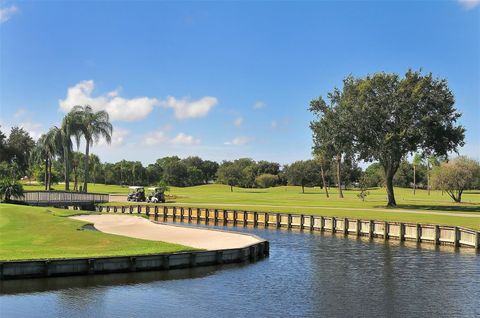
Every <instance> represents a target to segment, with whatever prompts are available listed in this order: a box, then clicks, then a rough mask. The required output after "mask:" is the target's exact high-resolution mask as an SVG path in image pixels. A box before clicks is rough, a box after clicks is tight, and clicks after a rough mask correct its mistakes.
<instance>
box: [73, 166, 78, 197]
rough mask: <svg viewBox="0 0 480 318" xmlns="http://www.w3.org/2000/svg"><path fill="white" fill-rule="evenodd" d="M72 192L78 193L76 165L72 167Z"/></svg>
mask: <svg viewBox="0 0 480 318" xmlns="http://www.w3.org/2000/svg"><path fill="white" fill-rule="evenodd" d="M72 170H73V191H78V173H77V165H76V164H75V165H74V166H73V169H72Z"/></svg>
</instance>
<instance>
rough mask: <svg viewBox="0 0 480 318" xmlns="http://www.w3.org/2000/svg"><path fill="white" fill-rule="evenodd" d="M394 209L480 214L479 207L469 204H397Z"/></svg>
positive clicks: (380, 206) (379, 206)
mask: <svg viewBox="0 0 480 318" xmlns="http://www.w3.org/2000/svg"><path fill="white" fill-rule="evenodd" d="M375 208H384V209H385V208H387V207H386V206H384V205H383V206H382V205H377V206H375ZM394 209H408V210H432V211H451V212H462V213H463V212H480V206H479V205H469V204H462V203H459V204H455V205H429V204H423V205H413V204H398V205H397V206H396V207H395V208H394Z"/></svg>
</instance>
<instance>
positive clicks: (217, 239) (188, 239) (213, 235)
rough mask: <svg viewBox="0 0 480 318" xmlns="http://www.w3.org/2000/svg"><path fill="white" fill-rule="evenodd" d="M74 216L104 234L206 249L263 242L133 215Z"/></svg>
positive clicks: (254, 238) (238, 246)
mask: <svg viewBox="0 0 480 318" xmlns="http://www.w3.org/2000/svg"><path fill="white" fill-rule="evenodd" d="M71 218H72V219H75V220H80V221H85V222H90V223H93V224H94V226H95V228H96V229H97V230H99V231H102V232H105V233H110V234H116V235H122V236H129V237H135V238H139V239H145V240H152V241H163V242H168V243H176V244H182V245H185V246H190V247H194V248H201V249H206V250H220V249H229V248H241V247H245V246H249V245H251V244H254V243H257V242H260V241H263V240H262V239H260V238H258V237H255V236H253V235H248V234H241V233H237V232H227V231H218V230H208V229H199V228H192V227H185V226H178V225H166V224H158V223H153V222H151V221H149V220H147V219H145V218H142V217H137V216H130V215H110V214H108V215H105V214H102V215H76V216H72V217H71Z"/></svg>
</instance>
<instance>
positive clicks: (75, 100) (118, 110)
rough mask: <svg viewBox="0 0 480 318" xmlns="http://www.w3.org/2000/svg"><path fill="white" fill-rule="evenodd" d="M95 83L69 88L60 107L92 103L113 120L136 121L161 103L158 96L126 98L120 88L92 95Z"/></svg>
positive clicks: (90, 82)
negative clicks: (120, 93)
mask: <svg viewBox="0 0 480 318" xmlns="http://www.w3.org/2000/svg"><path fill="white" fill-rule="evenodd" d="M94 88H95V83H94V81H93V80H89V81H82V82H80V83H78V84H76V85H74V86H72V87H69V88H68V91H67V96H66V97H65V99H64V100H59V105H60V109H61V110H62V111H64V112H68V111H70V110H71V109H72V108H73V107H74V106H75V105H87V104H88V105H90V106H92V107H93V108H94V109H96V110H106V111H107V112H108V114H109V115H110V118H111V120H124V121H135V120H140V119H144V118H145V117H147V116H148V114H150V112H151V111H152V110H153V107H154V106H156V105H159V104H160V101H159V100H158V99H156V98H149V97H136V98H132V99H126V98H123V97H120V96H118V94H119V92H118V90H115V91H112V92H108V93H107V94H105V95H100V96H96V97H94V96H92V93H93V89H94Z"/></svg>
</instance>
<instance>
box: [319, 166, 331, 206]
mask: <svg viewBox="0 0 480 318" xmlns="http://www.w3.org/2000/svg"><path fill="white" fill-rule="evenodd" d="M320 172H321V175H322V183H323V187H324V188H325V195H326V196H327V198H328V197H329V195H328V189H327V183H326V182H325V172H324V171H323V164H320Z"/></svg>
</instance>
